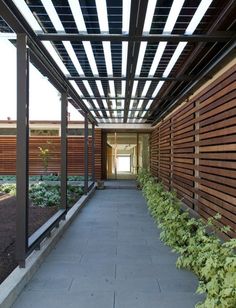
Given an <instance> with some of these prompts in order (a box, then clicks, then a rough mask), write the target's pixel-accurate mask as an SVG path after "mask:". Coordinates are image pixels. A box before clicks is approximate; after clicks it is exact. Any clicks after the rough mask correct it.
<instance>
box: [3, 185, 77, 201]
mask: <svg viewBox="0 0 236 308" xmlns="http://www.w3.org/2000/svg"><path fill="white" fill-rule="evenodd" d="M0 192H2V193H7V194H9V195H13V196H15V195H16V184H1V185H0ZM81 195H83V188H82V187H80V186H74V185H68V186H67V200H68V205H69V206H72V205H73V204H74V203H75V202H76V201H77V200H78V199H79V198H80V196H81ZM29 198H30V200H31V202H32V203H33V205H35V206H36V205H37V206H40V207H48V206H58V207H59V206H60V202H61V197H60V185H59V184H56V185H55V184H54V185H51V184H48V183H45V182H38V183H35V184H30V186H29Z"/></svg>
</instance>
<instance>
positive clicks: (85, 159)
mask: <svg viewBox="0 0 236 308" xmlns="http://www.w3.org/2000/svg"><path fill="white" fill-rule="evenodd" d="M84 193H85V194H87V193H88V114H87V113H85V114H84Z"/></svg>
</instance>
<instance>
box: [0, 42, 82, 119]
mask: <svg viewBox="0 0 236 308" xmlns="http://www.w3.org/2000/svg"><path fill="white" fill-rule="evenodd" d="M29 96H30V101H29V102H30V103H29V119H30V120H60V117H61V116H60V108H61V107H60V105H61V102H60V94H59V92H58V91H57V90H56V89H55V88H54V87H53V86H52V84H51V83H50V82H49V81H48V80H47V78H46V77H44V76H43V75H42V74H41V73H40V72H39V71H38V70H37V69H36V68H35V67H34V66H33V65H32V64H31V65H30V88H29ZM68 112H69V113H70V119H71V120H81V119H82V117H81V115H80V114H79V112H78V111H77V110H76V109H75V108H74V107H73V106H72V105H71V104H69V106H68ZM8 117H10V118H11V119H12V120H15V119H16V48H15V47H14V46H13V45H12V44H11V43H10V42H9V41H8V40H7V39H4V38H0V120H7V118H8Z"/></svg>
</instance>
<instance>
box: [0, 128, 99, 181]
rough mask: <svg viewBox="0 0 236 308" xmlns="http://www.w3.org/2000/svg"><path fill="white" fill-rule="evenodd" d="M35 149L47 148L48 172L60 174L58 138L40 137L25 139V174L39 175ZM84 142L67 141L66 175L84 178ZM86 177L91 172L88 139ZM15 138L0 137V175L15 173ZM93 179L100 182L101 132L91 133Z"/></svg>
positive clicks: (41, 170)
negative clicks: (93, 140) (26, 153)
mask: <svg viewBox="0 0 236 308" xmlns="http://www.w3.org/2000/svg"><path fill="white" fill-rule="evenodd" d="M39 147H47V148H49V150H50V151H51V156H50V159H49V164H48V171H50V172H52V173H59V174H60V137H50V136H45V137H44V136H40V137H30V138H29V174H30V175H36V174H41V173H42V172H43V170H44V169H43V163H42V159H41V158H40V155H39ZM83 153H84V138H83V137H82V136H80V137H71V136H69V137H68V166H67V169H68V175H83V174H84V154H83ZM88 161H89V174H91V171H92V142H91V137H89V152H88ZM15 162H16V137H15V136H10V137H9V136H6V137H5V136H1V137H0V174H2V175H4V174H6V175H14V174H15V173H16V164H15ZM95 177H96V179H100V178H101V130H100V129H96V130H95Z"/></svg>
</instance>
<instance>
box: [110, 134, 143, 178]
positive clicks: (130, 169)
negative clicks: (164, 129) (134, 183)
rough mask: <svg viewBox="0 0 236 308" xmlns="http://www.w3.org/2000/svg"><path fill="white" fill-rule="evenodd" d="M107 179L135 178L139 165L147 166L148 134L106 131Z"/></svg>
mask: <svg viewBox="0 0 236 308" xmlns="http://www.w3.org/2000/svg"><path fill="white" fill-rule="evenodd" d="M106 157H107V160H106V174H107V179H127V180H128V179H136V177H137V173H138V169H139V168H140V167H144V168H147V169H148V168H149V134H146V133H117V132H115V133H107V138H106Z"/></svg>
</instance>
